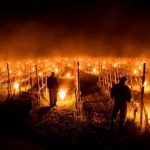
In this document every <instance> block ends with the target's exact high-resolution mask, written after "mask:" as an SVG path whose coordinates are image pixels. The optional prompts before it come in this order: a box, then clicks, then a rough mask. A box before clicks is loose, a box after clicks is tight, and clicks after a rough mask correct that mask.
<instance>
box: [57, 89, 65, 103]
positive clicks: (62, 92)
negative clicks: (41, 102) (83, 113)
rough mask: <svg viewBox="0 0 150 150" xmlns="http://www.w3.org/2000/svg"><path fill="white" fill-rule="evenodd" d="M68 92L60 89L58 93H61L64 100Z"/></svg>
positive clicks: (61, 98) (60, 95)
mask: <svg viewBox="0 0 150 150" xmlns="http://www.w3.org/2000/svg"><path fill="white" fill-rule="evenodd" d="M66 93H67V90H64V89H60V91H59V92H58V95H59V98H60V100H62V101H63V100H64V99H65V97H66Z"/></svg>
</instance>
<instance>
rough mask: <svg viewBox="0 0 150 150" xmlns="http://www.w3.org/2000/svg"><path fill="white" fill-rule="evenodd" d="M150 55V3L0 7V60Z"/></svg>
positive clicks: (126, 0)
mask: <svg viewBox="0 0 150 150" xmlns="http://www.w3.org/2000/svg"><path fill="white" fill-rule="evenodd" d="M60 55H64V56H77V55H88V56H117V57H118V56H119V57H120V56H121V57H122V56H127V57H139V56H147V57H148V56H150V5H149V3H148V0H147V1H146V0H138V1H135V0H124V1H123V0H122V1H121V0H120V1H119V0H113V1H112V0H99V1H87V2H86V1H74V0H72V1H71V0H70V1H63V0H62V1H57V0H56V1H52V0H50V1H46V0H41V1H32V0H30V1H29V0H22V1H21V0H20V1H19V0H18V1H17V0H16V1H13V2H12V1H11V2H10V1H8V0H5V1H4V2H0V56H1V58H7V57H9V58H11V57H13V58H14V57H15V58H16V57H17V58H22V57H30V56H33V57H40V56H60Z"/></svg>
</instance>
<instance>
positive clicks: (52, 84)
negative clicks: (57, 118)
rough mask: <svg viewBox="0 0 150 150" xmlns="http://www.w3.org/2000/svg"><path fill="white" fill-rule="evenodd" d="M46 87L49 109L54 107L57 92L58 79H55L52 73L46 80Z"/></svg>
mask: <svg viewBox="0 0 150 150" xmlns="http://www.w3.org/2000/svg"><path fill="white" fill-rule="evenodd" d="M47 87H48V89H49V97H50V107H54V106H56V103H57V92H58V79H57V78H56V76H55V73H54V72H52V73H51V76H49V77H48V78H47Z"/></svg>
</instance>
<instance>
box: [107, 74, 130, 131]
mask: <svg viewBox="0 0 150 150" xmlns="http://www.w3.org/2000/svg"><path fill="white" fill-rule="evenodd" d="M126 81H127V78H126V77H125V76H123V77H122V78H121V79H120V82H119V83H118V84H114V85H113V87H112V89H111V93H110V94H111V98H113V99H114V100H115V102H114V107H113V112H112V116H111V122H110V128H109V129H110V130H112V129H113V126H114V122H115V120H116V118H117V115H118V112H119V111H120V120H119V129H120V131H122V129H123V125H124V122H125V119H126V114H127V102H130V101H131V90H130V88H129V87H128V86H127V85H125V84H126Z"/></svg>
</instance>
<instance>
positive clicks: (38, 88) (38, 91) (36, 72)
mask: <svg viewBox="0 0 150 150" xmlns="http://www.w3.org/2000/svg"><path fill="white" fill-rule="evenodd" d="M35 74H36V82H37V99H38V103H40V87H39V86H40V85H39V77H38V69H37V65H35Z"/></svg>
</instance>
